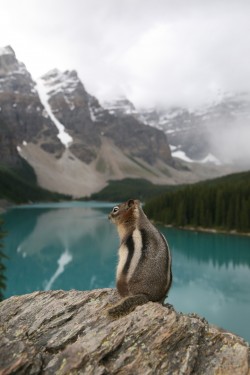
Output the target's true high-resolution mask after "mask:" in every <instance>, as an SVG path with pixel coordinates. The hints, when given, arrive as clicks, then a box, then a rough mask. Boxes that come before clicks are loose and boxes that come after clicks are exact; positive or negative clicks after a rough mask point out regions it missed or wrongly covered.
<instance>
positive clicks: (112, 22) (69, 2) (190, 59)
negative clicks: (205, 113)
mask: <svg viewBox="0 0 250 375" xmlns="http://www.w3.org/2000/svg"><path fill="white" fill-rule="evenodd" d="M0 9H1V22H0V46H5V45H8V44H10V45H12V47H13V48H14V50H15V51H16V54H17V57H18V58H19V59H20V60H21V61H23V62H24V63H25V64H26V66H27V68H28V69H29V70H30V72H31V74H32V76H33V77H34V78H37V77H39V76H41V75H43V74H44V73H46V72H47V71H48V70H50V69H52V68H54V67H57V68H59V69H61V70H66V69H76V70H77V71H78V73H79V76H80V78H81V79H82V81H83V83H84V84H85V86H86V88H87V90H88V91H89V92H90V93H91V94H93V95H96V96H97V97H98V98H99V99H101V100H106V99H112V98H115V97H116V96H118V95H125V96H127V97H128V98H129V99H131V100H132V101H133V102H134V103H135V105H136V106H137V107H138V106H144V107H145V106H146V107H149V106H154V105H156V104H160V105H164V106H166V105H185V106H196V105H199V104H201V103H204V102H207V101H210V100H212V99H213V98H214V97H215V96H216V95H217V92H218V90H221V91H222V92H224V91H242V90H246V91H249V89H250V87H249V85H250V83H249V82H250V80H249V77H250V49H249V48H248V47H249V45H250V2H249V1H248V0H237V1H235V0H227V1H225V0H210V1H199V0H189V1H185V0H176V1H170V0H157V1H155V0H119V1H117V0H53V1H50V0H22V1H19V0H8V1H5V0H0Z"/></svg>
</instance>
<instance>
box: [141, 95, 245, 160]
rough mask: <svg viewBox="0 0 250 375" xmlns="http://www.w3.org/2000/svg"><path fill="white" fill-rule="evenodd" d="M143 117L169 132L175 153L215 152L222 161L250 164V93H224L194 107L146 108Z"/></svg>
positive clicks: (196, 155)
mask: <svg viewBox="0 0 250 375" xmlns="http://www.w3.org/2000/svg"><path fill="white" fill-rule="evenodd" d="M139 116H141V119H142V121H144V122H145V123H146V124H150V125H151V126H156V127H157V128H159V129H161V130H163V131H164V132H165V133H166V134H167V136H168V140H169V143H170V145H172V146H173V147H172V150H173V151H174V152H173V156H175V152H177V151H178V150H181V151H183V152H184V153H185V154H186V155H187V156H188V157H189V158H191V159H194V160H201V159H203V158H205V157H206V156H207V155H208V154H213V155H215V156H216V157H217V158H218V159H219V160H221V162H222V163H232V164H235V165H236V166H237V165H238V166H247V165H248V167H249V157H250V154H249V153H248V152H247V150H246V149H247V145H246V143H245V142H244V139H245V138H249V136H250V131H249V119H250V94H249V93H236V94H232V93H231V94H224V95H221V96H220V97H218V98H217V101H215V102H214V103H210V104H208V105H206V106H203V107H201V108H196V109H192V110H188V109H185V108H181V107H175V108H166V109H160V110H155V109H153V110H150V111H146V110H145V111H142V112H140V113H139ZM226 148H227V149H229V148H238V151H236V152H228V151H227V150H226ZM239 149H241V151H239ZM231 151H232V150H231Z"/></svg>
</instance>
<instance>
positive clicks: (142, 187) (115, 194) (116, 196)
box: [91, 178, 172, 202]
mask: <svg viewBox="0 0 250 375" xmlns="http://www.w3.org/2000/svg"><path fill="white" fill-rule="evenodd" d="M169 189H172V187H169V186H166V185H154V184H152V183H151V182H150V181H147V180H144V179H133V178H125V179H123V180H114V181H109V184H108V186H106V187H105V188H104V189H102V190H101V191H99V192H98V193H95V194H92V195H91V199H93V200H102V201H109V202H124V201H126V200H127V199H130V198H135V199H140V200H141V201H145V200H146V199H150V198H151V197H153V196H156V195H158V194H161V193H163V192H166V191H167V190H169Z"/></svg>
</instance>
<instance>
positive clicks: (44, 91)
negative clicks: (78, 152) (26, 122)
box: [36, 78, 73, 148]
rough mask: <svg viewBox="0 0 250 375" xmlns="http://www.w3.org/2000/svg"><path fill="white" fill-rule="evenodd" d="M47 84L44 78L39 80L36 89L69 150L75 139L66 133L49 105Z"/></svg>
mask: <svg viewBox="0 0 250 375" xmlns="http://www.w3.org/2000/svg"><path fill="white" fill-rule="evenodd" d="M45 84H46V83H44V81H43V79H42V78H41V79H38V80H37V85H36V87H37V91H38V94H39V97H40V100H41V102H42V104H43V106H44V108H45V109H46V111H47V113H48V115H49V117H50V118H51V120H52V121H53V123H54V124H55V126H56V127H57V129H58V131H59V133H58V135H57V137H58V138H59V139H60V141H61V142H62V143H63V144H64V146H65V147H66V148H68V147H69V146H70V144H71V143H72V141H73V138H72V137H71V136H70V135H69V134H68V133H67V132H66V131H65V127H64V125H63V124H62V123H61V122H60V121H59V120H58V119H57V118H56V116H55V115H54V113H53V112H52V109H51V107H50V104H49V94H48V91H47V87H46V86H45Z"/></svg>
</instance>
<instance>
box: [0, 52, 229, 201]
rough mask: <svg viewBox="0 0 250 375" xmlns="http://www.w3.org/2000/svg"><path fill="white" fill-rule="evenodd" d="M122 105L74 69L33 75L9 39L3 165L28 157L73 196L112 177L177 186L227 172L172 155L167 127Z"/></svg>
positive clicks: (3, 85) (0, 94) (0, 56)
mask: <svg viewBox="0 0 250 375" xmlns="http://www.w3.org/2000/svg"><path fill="white" fill-rule="evenodd" d="M119 106H120V107H123V108H124V111H123V112H119V108H118V107H119ZM118 107H117V108H116V109H115V108H113V109H111V108H109V109H107V108H104V107H103V106H102V105H101V104H100V103H99V101H98V100H97V99H96V98H95V97H94V96H92V95H90V94H89V93H88V92H87V91H86V89H85V87H84V85H83V83H82V82H81V80H80V78H79V77H78V75H77V72H76V71H74V70H73V71H65V72H60V71H59V70H57V69H53V70H51V71H49V72H48V73H46V74H45V75H43V76H42V77H41V78H40V79H38V80H37V82H35V81H34V80H33V79H32V77H31V75H30V73H29V72H28V71H27V69H26V67H25V65H24V64H23V63H21V62H19V61H18V60H17V58H16V55H15V52H14V50H13V49H12V48H11V47H10V46H8V47H4V48H1V49H0V160H1V162H0V163H1V166H4V167H8V168H14V169H18V168H19V169H20V168H21V169H22V166H23V163H24V162H25V163H26V164H27V163H28V164H29V166H31V167H32V168H33V170H34V172H35V176H36V179H37V183H38V185H39V186H40V187H42V188H45V189H48V190H51V191H55V192H58V193H62V194H70V195H72V196H74V197H82V196H89V195H90V194H92V193H95V192H98V191H100V190H101V189H102V188H104V187H105V186H106V185H107V184H108V181H109V180H122V179H124V178H140V179H146V180H149V181H151V182H152V183H154V184H172V185H173V184H179V183H183V182H189V183H191V182H195V181H198V180H201V179H204V178H207V177H208V175H209V176H212V177H214V176H218V175H221V174H224V173H226V172H227V170H226V169H222V168H218V167H217V166H215V165H210V166H208V167H204V166H202V165H200V164H199V163H192V165H191V164H190V163H185V162H181V161H178V160H176V159H174V158H173V157H172V154H171V149H170V146H169V143H168V139H167V136H166V133H165V132H164V131H163V130H161V129H159V127H158V128H157V126H154V127H153V126H150V125H152V124H150V125H149V124H145V123H144V122H143V120H142V115H141V114H137V113H136V110H135V108H134V106H133V104H132V103H130V102H129V101H127V100H124V99H121V100H120V103H119V105H118Z"/></svg>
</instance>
